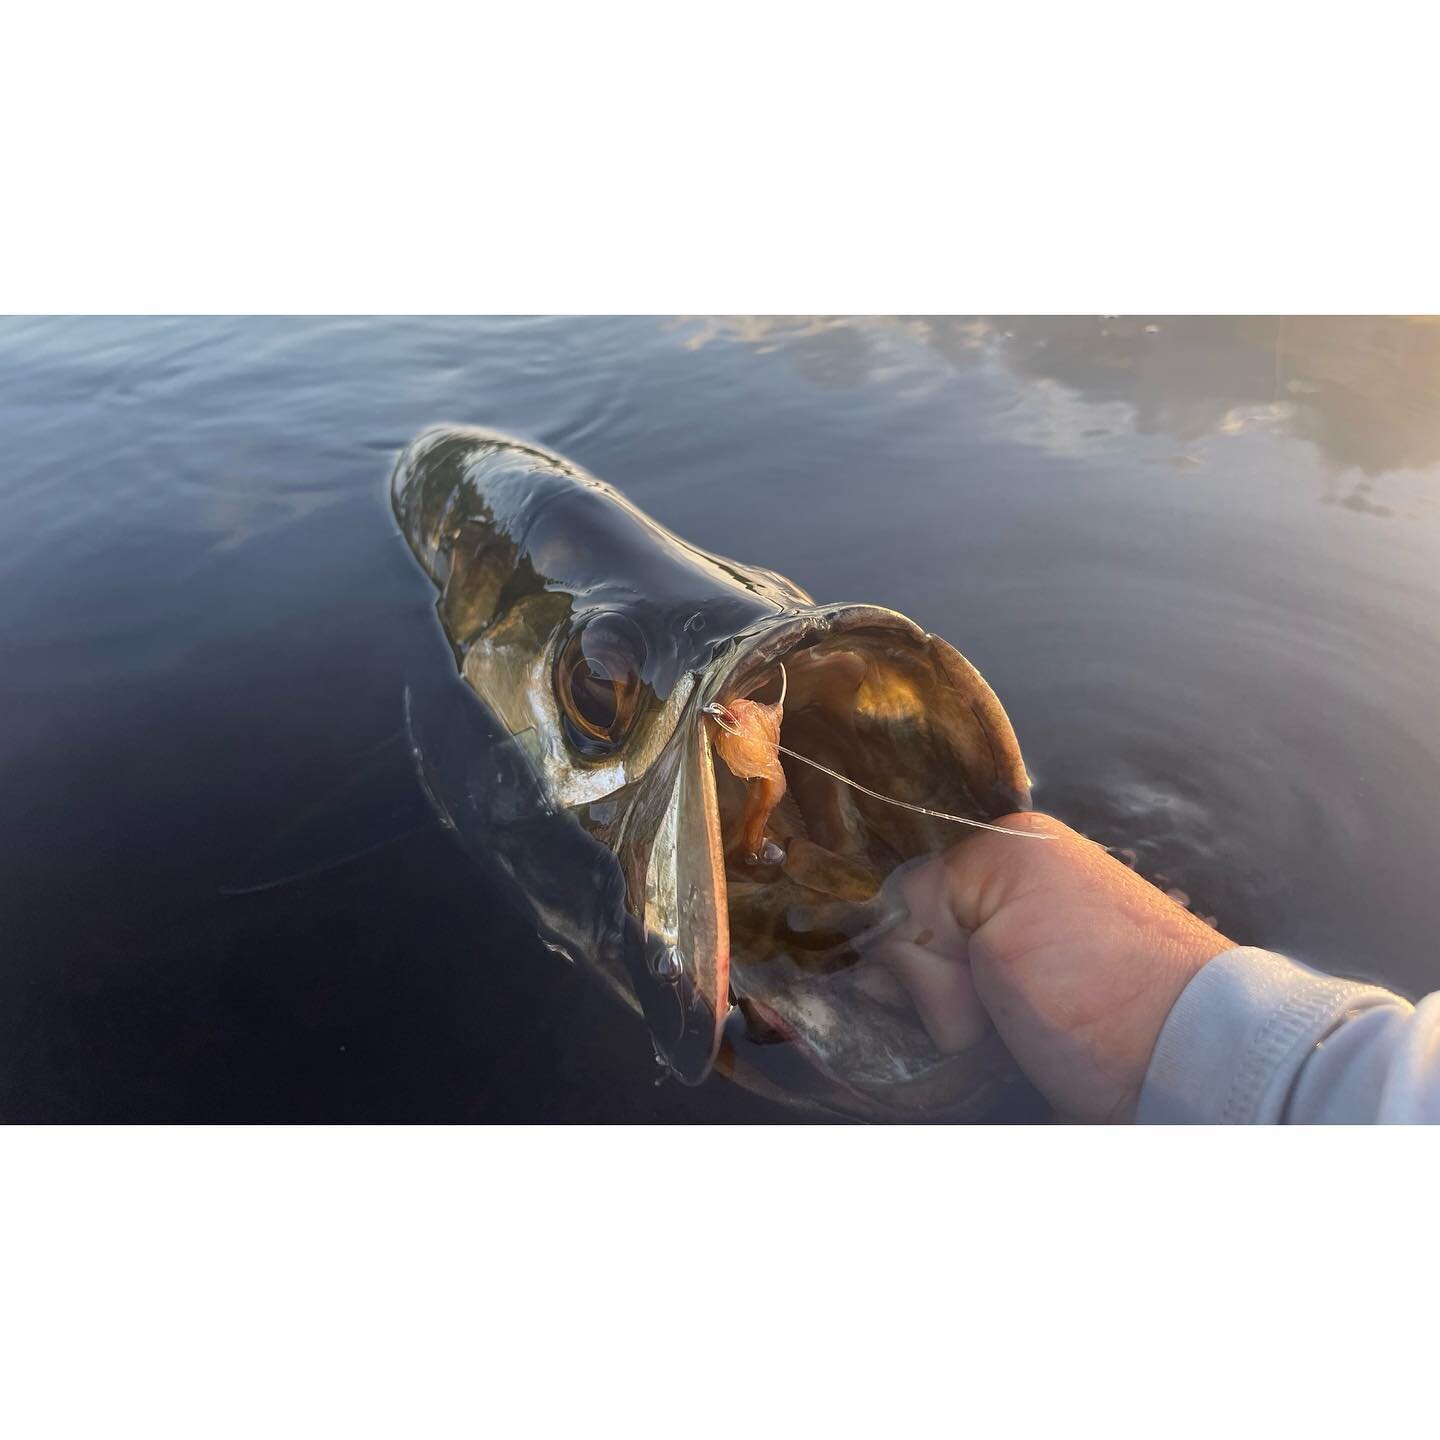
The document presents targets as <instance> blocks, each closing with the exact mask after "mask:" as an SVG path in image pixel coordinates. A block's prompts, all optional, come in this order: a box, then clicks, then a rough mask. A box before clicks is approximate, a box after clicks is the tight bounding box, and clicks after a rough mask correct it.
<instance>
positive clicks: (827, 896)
mask: <svg viewBox="0 0 1440 1440" xmlns="http://www.w3.org/2000/svg"><path fill="white" fill-rule="evenodd" d="M896 619H897V620H898V619H899V617H896ZM782 665H783V667H784V674H783V677H782V673H781V666H782ZM782 689H783V711H782V718H781V724H780V742H779V743H780V744H781V745H782V746H784V747H785V749H786V750H789V751H794V752H795V754H796V755H797V756H804V757H806V758H807V759H808V760H811V761H814V762H816V765H819V766H824V767H826V770H828V771H834V772H838V774H839V775H843V776H845V777H847V778H848V779H849V780H851V781H853V782H856V784H857V785H859V786H863V787H865V789H864V790H860V789H856V788H854V787H853V786H850V785H846V784H844V783H842V782H841V781H840V780H838V779H836V778H834V777H833V776H832V775H831V774H829V773H826V770H822V769H819V768H816V766H813V765H810V764H806V763H804V762H803V761H801V760H800V759H797V758H795V757H794V756H791V755H788V754H783V753H782V755H781V763H782V765H783V769H784V773H785V781H786V787H785V794H784V797H783V798H782V799H781V800H780V802H779V803H778V804H777V805H776V806H775V808H774V810H773V811H772V812H771V814H770V816H769V820H768V823H767V825H766V828H765V844H764V845H763V846H762V847H761V849H760V853H759V858H758V859H757V858H756V852H755V851H754V850H753V849H752V848H751V847H750V846H749V845H748V844H747V843H746V839H745V835H746V825H745V816H746V809H747V794H748V793H749V790H750V786H751V785H753V784H754V783H755V782H753V781H752V782H747V781H745V780H743V779H741V778H738V777H737V776H736V775H735V774H734V773H732V771H731V769H730V767H729V766H728V764H727V763H726V761H725V760H724V758H723V756H722V754H721V753H720V751H719V749H718V748H717V751H716V754H715V756H714V760H713V764H714V768H715V784H716V805H717V810H718V817H719V825H720V834H721V840H722V845H723V849H724V854H725V882H726V905H727V914H728V921H729V933H730V989H731V993H732V998H733V999H734V1001H735V1003H736V1006H737V1009H738V1011H739V1014H740V1015H741V1016H742V1017H743V1020H744V1030H743V1034H742V1036H741V1038H740V1039H739V1041H738V1042H737V1048H738V1049H739V1050H740V1051H742V1052H743V1053H742V1054H741V1055H740V1058H741V1059H742V1060H747V1061H748V1062H749V1063H756V1064H758V1065H759V1066H760V1067H761V1068H762V1069H763V1068H765V1064H766V1056H765V1051H766V1048H767V1047H769V1048H771V1049H774V1048H778V1047H779V1046H780V1045H782V1044H784V1045H785V1048H786V1049H788V1050H791V1051H798V1052H800V1053H801V1054H803V1056H804V1058H805V1060H806V1061H808V1062H809V1066H810V1067H811V1069H812V1070H813V1071H815V1072H818V1073H819V1075H820V1076H822V1077H824V1080H825V1081H826V1082H827V1083H829V1084H831V1085H832V1086H838V1087H840V1088H841V1089H842V1090H846V1091H849V1092H851V1093H853V1094H855V1095H857V1096H868V1097H871V1098H875V1099H879V1100H881V1101H883V1102H886V1103H899V1101H898V1097H900V1096H905V1097H908V1099H909V1101H910V1102H911V1103H913V1105H914V1106H916V1107H919V1108H928V1107H933V1106H935V1105H937V1104H947V1103H952V1102H954V1101H957V1100H959V1099H962V1098H963V1092H965V1091H966V1090H968V1089H973V1088H974V1086H975V1084H976V1083H977V1079H978V1078H979V1077H978V1075H977V1070H976V1065H977V1059H976V1057H977V1056H980V1055H982V1054H989V1053H990V1052H991V1051H992V1050H993V1048H994V1047H993V1046H991V1047H987V1046H986V1045H985V1044H984V1043H983V1042H984V1041H985V1039H986V1036H987V1034H988V1032H989V1030H990V1025H989V1020H988V1017H987V1016H986V1015H985V1013H984V1010H983V1009H982V1008H981V1007H980V1005H979V1001H978V999H976V998H975V995H974V990H973V987H972V986H971V985H970V981H969V971H968V964H967V962H966V960H965V957H964V944H963V937H961V936H960V934H959V932H958V930H956V928H955V926H954V923H953V920H949V919H947V917H946V915H945V914H944V913H941V912H942V911H943V909H944V907H943V903H941V902H940V901H939V900H938V899H937V895H938V891H937V887H936V885H935V883H934V877H935V875H936V874H937V873H938V872H937V869H936V866H937V864H939V863H940V862H939V861H938V860H937V859H936V858H935V857H938V856H940V855H942V854H943V852H944V851H946V850H947V849H948V848H949V847H950V846H952V845H953V844H955V843H956V842H957V841H959V840H963V839H964V838H966V837H967V836H969V835H971V834H973V833H974V832H973V831H971V830H970V829H968V828H967V827H964V826H962V825H958V824H955V823H954V822H953V821H950V820H944V819H939V818H936V817H935V816H933V815H926V814H920V813H918V812H917V811H915V810H910V809H906V808H903V807H902V806H898V805H895V804H891V803H888V802H887V800H885V799H880V798H877V795H878V796H885V797H889V799H891V800H897V801H903V802H906V803H907V804H909V805H913V806H920V807H924V808H925V809H927V810H938V811H944V812H946V813H947V814H950V815H958V816H963V817H967V818H971V819H975V820H992V819H994V818H995V817H996V816H997V815H999V814H1003V813H1006V812H1008V811H1010V810H1014V809H1016V808H1023V806H1024V805H1025V804H1026V803H1028V792H1027V791H1026V787H1025V779H1024V772H1023V767H1022V766H1021V763H1020V759H1019V752H1018V747H1017V746H1016V744H1015V741H1014V736H1013V733H1012V732H1011V731H1010V728H1009V723H1008V721H1007V720H1006V719H1005V717H1004V712H1003V710H1001V709H1000V707H999V703H998V701H996V700H995V698H994V696H993V694H991V692H990V691H989V688H988V687H987V686H986V685H985V683H984V681H983V680H982V679H981V678H980V677H979V675H978V674H977V673H976V672H975V671H974V670H973V669H972V668H971V667H970V666H969V665H968V664H967V663H966V662H965V661H964V660H963V659H962V658H961V657H960V656H959V655H958V654H956V652H955V651H953V650H951V649H950V647H949V646H948V645H945V644H944V642H943V641H938V640H936V639H934V638H933V637H930V636H927V635H924V634H923V633H922V632H920V631H918V630H917V629H915V628H914V627H913V626H908V622H907V623H906V624H905V625H904V626H901V625H880V624H876V625H872V626H863V625H862V626H858V627H856V628H852V629H846V630H843V631H841V632H840V633H835V632H834V631H833V630H832V631H831V632H828V633H825V634H822V635H821V636H820V637H819V638H814V637H813V636H807V637H804V638H802V639H801V640H800V642H799V643H798V644H796V645H794V646H793V647H792V648H790V649H789V650H788V651H785V652H783V653H780V654H776V655H774V656H773V657H767V662H766V664H765V665H764V666H762V667H759V668H758V669H757V668H755V667H750V668H749V669H747V671H746V673H745V674H743V675H741V674H738V673H737V675H736V676H735V678H734V681H733V683H732V684H731V685H729V686H727V687H726V688H725V689H724V690H723V691H722V693H721V694H720V696H719V697H718V698H719V700H720V702H721V703H722V704H725V703H726V702H728V701H734V700H737V699H749V700H754V701H758V702H761V703H767V704H773V703H775V702H776V701H777V700H780V699H781V695H782ZM867 790H868V791H873V792H876V794H875V795H872V794H867V793H865V791H867ZM927 867H928V868H927ZM932 892H933V893H932ZM937 905H938V906H939V908H938V909H937V908H936V906H937ZM785 1042H789V1043H788V1044H785ZM772 1058H773V1057H772ZM784 1063H785V1064H786V1065H787V1066H788V1067H790V1068H791V1069H792V1070H793V1057H792V1058H790V1059H787V1060H786V1061H785V1062H784ZM786 1083H788V1084H793V1074H792V1076H791V1078H790V1080H789V1081H787V1082H786Z"/></svg>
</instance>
